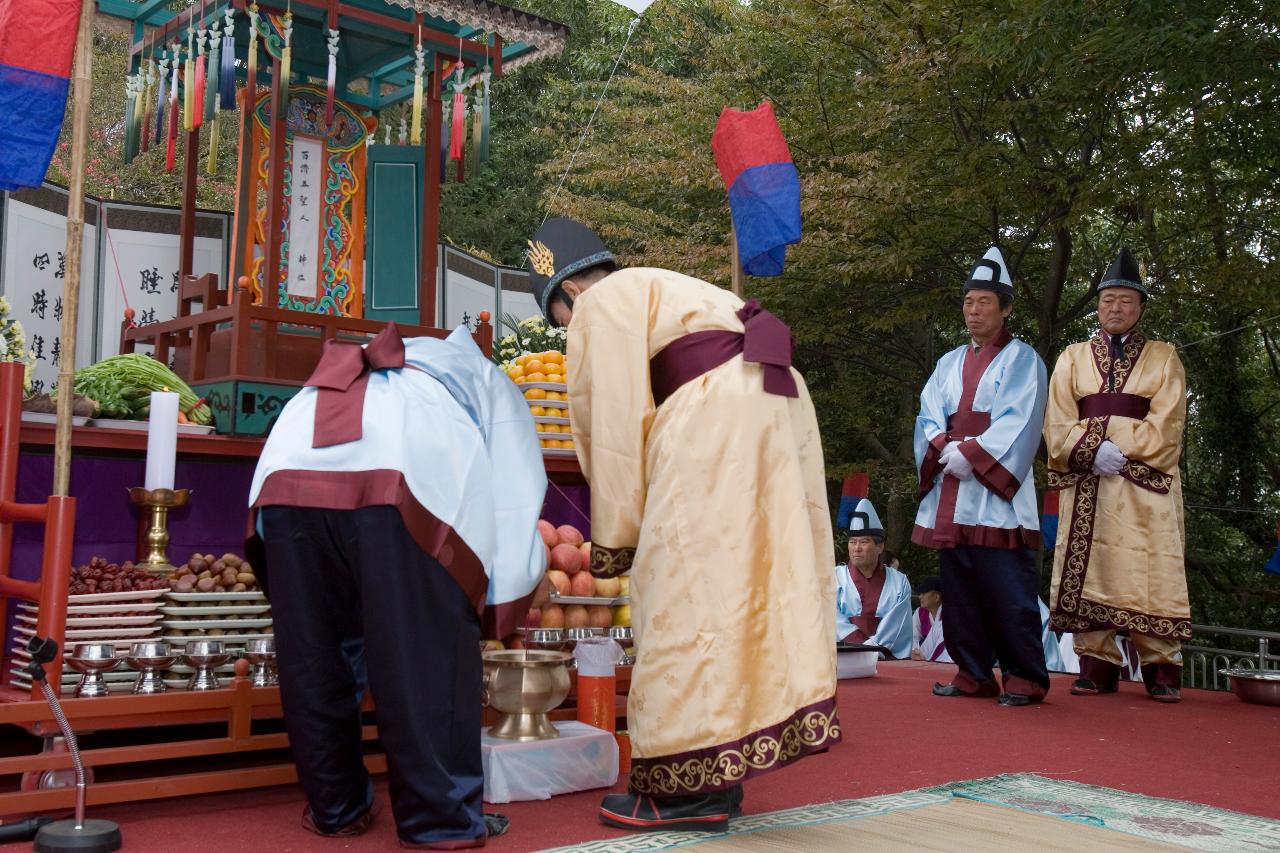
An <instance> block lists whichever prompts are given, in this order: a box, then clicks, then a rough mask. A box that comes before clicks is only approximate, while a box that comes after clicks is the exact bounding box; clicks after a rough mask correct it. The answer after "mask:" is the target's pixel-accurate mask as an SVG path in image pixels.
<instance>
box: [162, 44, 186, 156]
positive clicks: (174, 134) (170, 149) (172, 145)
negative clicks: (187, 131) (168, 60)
mask: <svg viewBox="0 0 1280 853" xmlns="http://www.w3.org/2000/svg"><path fill="white" fill-rule="evenodd" d="M181 64H182V63H181V61H180V60H179V53H178V43H177V42H174V44H173V73H172V75H171V76H170V77H169V139H168V146H167V147H166V149H165V152H164V170H165V171H166V172H172V171H173V163H174V159H175V157H176V156H177V153H178V123H179V122H180V121H181V118H180V117H179V115H178V66H179V65H181Z"/></svg>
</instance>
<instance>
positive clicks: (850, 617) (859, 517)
mask: <svg viewBox="0 0 1280 853" xmlns="http://www.w3.org/2000/svg"><path fill="white" fill-rule="evenodd" d="M836 587H837V589H836V640H837V642H842V643H862V644H868V645H874V646H884V647H885V648H886V649H888V650H889V652H890V653H891V654H892V655H893V656H894V657H895V658H899V659H902V658H909V657H910V656H911V583H910V582H909V581H908V580H907V576H906V575H904V574H903V573H902V572H900V571H898V570H897V569H891V568H889V567H888V566H886V565H885V564H884V528H883V527H881V525H880V516H878V515H877V514H876V509H875V507H874V506H872V505H871V501H869V500H867V499H866V498H863V499H862V500H861V501H859V502H858V506H857V508H856V509H854V511H853V515H852V516H851V517H850V520H849V562H848V564H844V563H841V564H840V565H838V566H836Z"/></svg>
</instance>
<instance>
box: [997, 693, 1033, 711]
mask: <svg viewBox="0 0 1280 853" xmlns="http://www.w3.org/2000/svg"><path fill="white" fill-rule="evenodd" d="M1036 702H1037V700H1035V699H1032V698H1031V697H1030V696H1028V695H1027V694H1025V693H1006V694H1004V695H1003V696H1001V697H1000V704H1001V705H1003V706H1005V707H1006V708H1021V707H1023V706H1025V705H1034V704H1035V703H1036Z"/></svg>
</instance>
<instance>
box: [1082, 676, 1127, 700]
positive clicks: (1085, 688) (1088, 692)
mask: <svg viewBox="0 0 1280 853" xmlns="http://www.w3.org/2000/svg"><path fill="white" fill-rule="evenodd" d="M1117 689H1118V688H1117V687H1103V686H1102V685H1101V684H1099V683H1098V682H1096V681H1094V680H1093V679H1091V678H1077V679H1076V680H1075V681H1073V682H1071V695H1072V696H1100V695H1102V694H1103V693H1115V692H1116V690H1117Z"/></svg>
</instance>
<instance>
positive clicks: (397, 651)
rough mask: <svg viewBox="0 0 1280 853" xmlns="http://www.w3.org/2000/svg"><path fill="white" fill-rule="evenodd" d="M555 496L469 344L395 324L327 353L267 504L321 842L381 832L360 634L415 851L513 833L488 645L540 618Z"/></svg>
mask: <svg viewBox="0 0 1280 853" xmlns="http://www.w3.org/2000/svg"><path fill="white" fill-rule="evenodd" d="M546 486H547V480H546V472H545V469H544V468H543V463H542V456H541V453H540V452H539V450H538V442H537V438H536V432H535V430H534V424H533V419H532V417H531V416H530V414H529V409H528V406H527V405H526V403H525V402H524V399H523V398H522V397H521V395H520V392H519V390H518V389H517V387H516V386H515V385H514V384H513V383H512V382H511V381H510V380H509V379H508V378H507V377H506V376H505V375H504V374H503V373H502V372H501V371H499V370H498V369H497V367H496V366H495V365H494V364H493V363H492V362H491V361H490V360H489V359H487V358H486V357H485V356H484V354H483V353H482V352H481V351H480V349H479V348H478V347H477V346H476V345H475V342H474V341H473V340H472V338H471V336H470V335H469V334H467V332H466V330H465V329H459V330H458V331H456V332H454V333H453V334H452V335H450V336H449V338H448V339H447V340H437V339H435V338H412V339H410V340H408V341H404V340H402V339H401V338H400V333H399V331H398V330H397V329H396V326H395V324H394V323H391V324H388V326H387V328H386V329H385V330H383V331H382V332H381V333H380V334H379V335H378V336H377V337H375V338H374V339H373V340H372V341H371V342H370V343H369V344H368V346H367V347H361V346H359V345H357V344H354V343H343V342H337V341H329V342H328V344H327V345H326V348H325V350H324V355H323V356H322V357H321V359H320V363H319V365H317V367H316V370H315V372H314V373H313V374H312V376H311V378H310V379H309V380H308V382H307V387H305V388H303V389H302V391H301V392H299V393H298V395H297V396H295V397H294V398H293V399H292V400H290V401H289V403H288V405H286V406H285V408H284V411H282V412H281V413H280V418H279V421H278V422H277V423H276V425H275V427H274V428H273V429H272V431H271V435H270V437H268V439H267V443H266V446H265V447H264V448H263V451H262V456H261V457H260V458H259V460H258V468H257V471H256V472H255V474H254V478H253V485H252V490H251V494H250V496H249V504H250V506H251V507H252V508H253V509H254V511H255V512H256V514H257V515H258V520H257V530H258V532H259V534H260V535H261V538H262V540H263V542H262V543H259V547H261V546H262V545H265V562H263V563H261V564H260V561H259V560H257V559H255V561H254V562H255V565H260V575H261V576H262V578H263V585H264V588H265V589H266V591H267V594H268V597H269V598H270V600H271V608H272V617H273V619H274V620H275V626H276V643H277V653H278V655H279V658H278V662H279V667H280V696H281V702H282V704H283V706H284V715H285V724H286V727H287V729H288V732H289V745H290V748H291V749H292V751H293V759H294V763H295V764H296V765H297V768H298V779H299V781H300V782H301V784H302V788H303V791H304V792H305V793H306V795H307V804H308V805H307V809H306V811H305V812H304V814H303V826H304V827H306V828H307V829H309V830H311V831H313V832H315V833H317V834H319V835H329V836H349V835H358V834H360V833H361V832H363V831H365V830H366V829H367V828H368V827H369V825H370V823H372V821H373V803H374V800H373V786H372V783H371V782H370V779H369V775H368V773H367V772H366V771H365V767H364V761H363V755H362V747H361V721H360V710H359V701H358V698H357V690H358V687H357V684H356V679H355V677H354V676H353V673H352V670H351V667H350V665H349V664H348V662H347V660H346V658H345V657H344V655H343V642H344V641H345V640H348V639H350V635H351V632H352V630H353V624H352V623H353V622H354V623H355V626H354V630H355V631H356V632H358V635H362V636H363V641H364V645H365V653H366V662H367V668H368V675H369V685H370V687H371V688H372V690H373V695H374V696H376V697H377V702H378V735H379V737H380V738H381V740H382V743H383V745H384V747H385V748H386V752H387V764H388V773H389V775H390V794H391V808H392V811H393V812H394V814H395V820H396V829H397V832H398V835H399V838H400V842H401V844H402V845H403V846H407V847H426V848H440V849H460V848H464V847H480V846H483V845H484V843H485V839H486V837H488V836H493V835H501V834H502V832H503V831H505V829H506V818H503V817H501V816H500V815H485V814H483V813H482V811H481V797H482V795H483V793H484V773H483V768H482V765H481V759H480V725H481V659H480V639H481V635H482V632H483V633H486V634H488V635H489V636H492V637H501V636H505V635H507V634H509V633H511V632H512V631H513V630H514V628H515V626H516V625H518V624H520V623H521V622H522V621H523V620H524V617H525V615H526V613H527V612H528V610H529V608H530V607H531V606H536V605H537V602H536V601H534V600H533V599H534V598H535V595H534V593H535V590H536V589H538V588H539V579H540V577H541V576H542V572H543V570H544V569H545V565H544V562H545V550H544V547H543V545H542V539H541V537H540V536H539V535H538V531H537V521H538V515H539V512H540V510H541V508H542V501H543V496H544V493H545V491H546ZM482 625H483V627H482Z"/></svg>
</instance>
